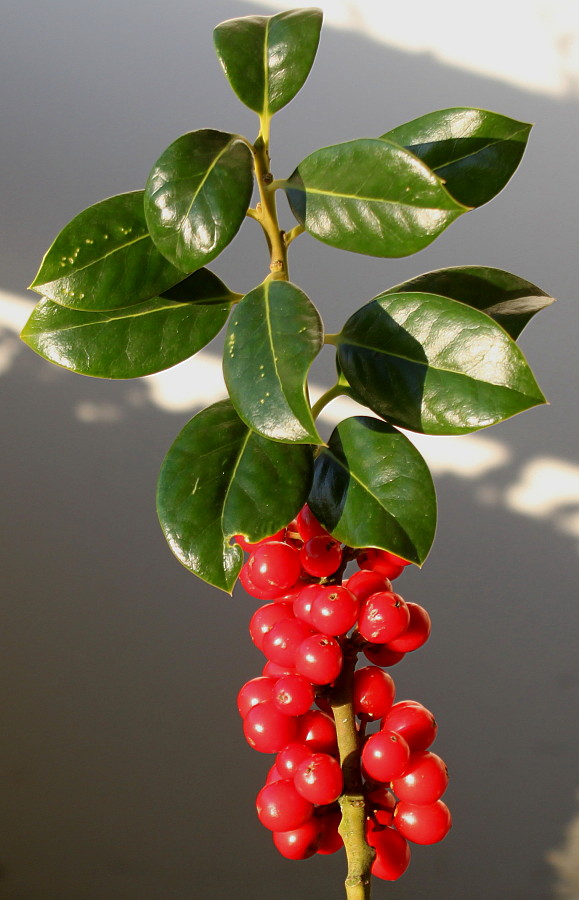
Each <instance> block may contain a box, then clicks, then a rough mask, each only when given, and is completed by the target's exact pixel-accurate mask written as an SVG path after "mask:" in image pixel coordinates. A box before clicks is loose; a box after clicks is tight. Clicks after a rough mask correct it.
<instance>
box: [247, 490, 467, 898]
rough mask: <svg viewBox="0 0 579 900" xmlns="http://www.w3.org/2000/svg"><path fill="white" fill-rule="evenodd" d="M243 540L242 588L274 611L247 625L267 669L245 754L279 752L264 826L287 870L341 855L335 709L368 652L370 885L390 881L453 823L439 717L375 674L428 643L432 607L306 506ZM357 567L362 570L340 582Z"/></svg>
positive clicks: (399, 565) (365, 741)
mask: <svg viewBox="0 0 579 900" xmlns="http://www.w3.org/2000/svg"><path fill="white" fill-rule="evenodd" d="M235 540H236V541H237V542H238V543H239V544H240V545H241V546H242V547H243V549H244V550H246V551H247V552H248V553H249V557H248V559H247V561H246V562H245V564H244V566H243V568H242V570H241V574H240V580H241V582H242V584H243V586H244V587H245V589H246V591H247V592H248V593H249V594H251V595H252V596H254V597H256V598H258V599H260V600H266V601H269V602H267V603H266V604H265V605H263V606H261V607H260V608H259V609H257V610H256V612H255V613H254V614H253V616H252V618H251V622H250V625H249V632H250V635H251V638H252V640H253V642H254V644H255V645H256V647H258V649H259V650H261V651H262V653H263V654H264V656H265V657H266V663H265V665H264V667H263V671H262V674H261V676H259V677H257V678H253V679H251V680H250V681H248V682H247V683H246V684H245V685H243V687H242V688H241V690H240V691H239V694H238V698H237V703H238V709H239V713H240V715H241V717H242V719H243V731H244V735H245V738H246V740H247V742H248V743H249V745H250V746H251V747H253V748H254V749H255V750H258V751H260V752H262V753H275V754H276V758H275V762H274V764H273V765H272V767H271V768H270V770H269V773H268V776H267V780H266V784H265V785H264V787H263V788H262V789H261V790H260V792H259V794H258V797H257V813H258V817H259V820H260V821H261V823H262V824H263V825H264V826H265V827H266V828H268V829H269V830H271V831H272V832H273V840H274V844H275V846H276V847H277V848H278V850H279V851H280V853H282V855H283V856H285V857H287V858H289V859H306V858H307V857H309V856H312V855H313V854H314V853H322V854H324V853H333V852H335V851H336V850H338V849H339V848H340V847H341V846H342V844H343V841H342V838H341V836H340V834H339V832H338V826H339V824H340V820H341V812H340V808H339V804H338V802H337V801H338V799H339V798H340V797H341V795H342V793H343V792H344V781H343V775H342V767H341V765H340V755H339V750H338V740H337V734H336V726H335V723H334V717H333V709H332V699H333V691H334V686H335V684H336V682H337V681H338V679H339V678H340V675H341V673H342V669H343V663H344V659H345V657H346V656H347V655H349V657H350V658H351V656H352V654H355V655H357V653H358V652H359V651H363V652H364V654H365V656H366V657H367V659H368V660H369V661H370V662H371V663H373V665H367V666H364V667H362V668H359V669H357V670H356V671H355V672H354V676H353V683H352V692H351V694H352V695H351V700H352V706H353V711H354V713H355V716H356V720H357V721H356V728H357V733H358V743H359V747H360V749H361V757H360V758H361V764H360V773H359V776H360V778H359V784H360V789H361V790H363V792H364V794H365V803H366V815H367V819H366V840H367V842H368V844H370V845H371V846H372V847H374V848H375V851H376V856H375V860H374V863H373V866H372V872H373V874H375V875H377V876H378V877H379V878H383V879H385V880H390V881H392V880H395V879H396V878H399V877H400V875H402V873H403V872H404V871H405V870H406V867H407V865H408V862H409V859H410V850H409V847H408V843H407V840H411V841H413V842H415V843H419V844H430V843H435V842H436V841H439V840H442V838H443V837H444V836H445V835H446V833H447V832H448V830H449V828H450V826H451V818H450V813H449V811H448V808H447V806H446V805H445V804H444V803H443V802H442V801H441V799H440V798H441V796H442V794H443V792H444V790H445V788H446V785H447V783H448V773H447V770H446V767H445V765H444V762H443V761H442V759H440V757H439V756H437V755H436V754H434V753H432V752H430V751H429V750H428V748H429V747H430V745H431V743H432V742H433V741H434V738H435V736H436V729H437V726H436V722H435V720H434V717H433V716H432V713H430V712H429V711H428V710H427V709H426V708H425V707H424V706H422V705H421V704H420V703H417V702H415V701H410V700H406V701H402V702H399V703H394V699H395V686H394V681H393V679H392V677H391V675H390V674H389V673H388V672H385V671H384V669H383V668H381V667H387V666H393V665H395V664H396V663H398V662H400V660H401V659H402V658H403V657H404V656H405V654H406V653H408V652H409V651H411V650H416V649H417V648H418V647H420V646H422V644H424V642H425V641H426V640H427V639H428V636H429V634H430V617H429V615H428V613H427V612H426V610H425V609H423V608H422V607H421V606H419V605H418V604H416V603H407V602H405V600H404V599H403V598H402V597H401V596H400V595H399V594H397V593H395V592H394V591H393V590H392V583H391V581H392V580H393V579H394V578H396V577H398V575H400V574H401V573H402V571H403V570H404V567H405V566H406V565H407V563H406V561H405V560H402V559H401V558H400V557H397V556H394V555H393V554H391V553H387V552H386V551H384V550H377V549H373V548H370V549H365V550H357V551H353V550H351V549H350V548H348V547H343V546H342V545H341V544H340V543H339V542H338V541H337V540H335V539H334V538H333V537H332V536H331V535H330V534H329V533H328V532H327V531H326V530H325V529H324V528H323V527H322V525H321V524H320V523H319V522H318V521H317V519H316V518H315V517H314V515H313V514H312V512H311V510H310V509H309V508H308V506H307V505H306V506H305V507H304V508H303V509H302V510H301V512H300V513H299V514H298V516H297V518H296V519H295V520H294V521H293V522H291V523H290V525H289V526H288V527H287V529H283V530H282V531H281V532H278V534H275V535H273V536H272V537H270V538H266V539H265V540H263V541H260V542H259V543H257V544H249V543H248V542H246V541H245V539H244V538H242V537H241V536H239V535H238V536H236V538H235ZM353 559H355V560H356V562H357V564H358V567H359V568H358V571H356V572H355V573H354V574H352V575H351V576H350V577H349V578H347V579H346V580H343V577H342V576H343V574H344V571H345V569H346V565H347V564H348V562H350V561H351V560H353ZM316 707H317V708H316ZM378 720H381V722H380V730H379V731H377V732H375V733H373V734H370V735H368V736H366V735H365V728H366V725H367V723H369V722H377V721H378Z"/></svg>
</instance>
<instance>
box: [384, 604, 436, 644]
mask: <svg viewBox="0 0 579 900" xmlns="http://www.w3.org/2000/svg"><path fill="white" fill-rule="evenodd" d="M407 606H408V612H409V613H410V621H409V623H408V628H407V629H406V631H405V632H404V633H403V634H401V635H400V637H397V638H395V639H394V640H393V641H388V647H389V648H390V650H395V651H401V652H402V653H410V652H411V651H412V650H418V648H419V647H422V645H423V644H425V643H426V641H427V640H428V638H429V636H430V628H431V622H430V616H429V615H428V613H427V612H426V610H425V609H424V608H423V607H422V606H419V605H418V603H408V604H407Z"/></svg>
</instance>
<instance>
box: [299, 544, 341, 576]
mask: <svg viewBox="0 0 579 900" xmlns="http://www.w3.org/2000/svg"><path fill="white" fill-rule="evenodd" d="M300 562H301V564H302V567H303V568H304V569H305V570H306V572H308V573H309V574H310V575H314V576H315V577H316V578H326V577H327V576H328V575H333V574H334V572H335V571H336V569H338V568H339V566H340V563H341V562H342V545H341V544H340V542H339V541H335V540H334V539H333V538H332V537H330V536H329V535H325V534H318V535H316V536H315V537H312V538H310V539H309V541H306V543H305V544H304V546H303V547H302V549H301V550H300Z"/></svg>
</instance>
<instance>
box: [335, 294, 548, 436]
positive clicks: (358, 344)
mask: <svg viewBox="0 0 579 900" xmlns="http://www.w3.org/2000/svg"><path fill="white" fill-rule="evenodd" d="M335 340H336V343H337V345H338V356H339V362H340V365H341V367H342V371H343V373H344V375H345V376H346V378H347V379H348V382H349V384H350V391H351V394H352V396H353V397H354V398H355V399H356V400H358V401H359V402H360V403H363V404H364V405H365V406H368V407H370V409H372V410H373V411H374V412H376V413H378V415H380V416H383V417H384V418H385V419H387V420H388V421H390V422H393V423H394V424H395V425H400V426H401V427H403V428H409V429H411V430H412V431H420V432H423V433H424V434H465V433H467V432H469V431H476V430H477V429H479V428H484V427H486V426H488V425H494V424H495V423H496V422H500V421H502V420H503V419H507V418H508V417H509V416H512V415H514V414H515V413H518V412H522V411H523V410H524V409H529V408H530V407H532V406H537V405H538V404H540V403H544V402H545V398H544V397H543V395H542V393H541V391H540V389H539V387H538V385H537V382H536V381H535V379H534V377H533V373H532V372H531V370H530V368H529V366H528V364H527V362H526V360H525V357H524V356H523V354H522V352H521V351H520V349H519V348H518V347H517V345H516V344H515V342H514V341H513V340H512V339H511V338H510V337H509V336H508V334H507V333H506V332H505V331H503V329H502V328H501V327H500V326H499V325H497V323H496V322H494V321H493V320H492V319H491V318H490V317H489V316H487V315H486V314H485V313H482V312H479V311H478V310H476V309H472V308H471V307H469V306H465V305H464V304H463V303H457V302H456V301H455V300H449V299H448V298H447V297H439V296H437V295H435V294H423V293H398V294H381V295H380V296H379V297H376V298H375V299H374V300H372V301H370V303H368V304H366V306H363V307H362V309H360V310H358V311H357V312H356V313H354V315H353V316H351V318H350V319H348V321H347V322H346V324H345V326H344V328H343V330H342V332H341V334H339V335H338V336H337V338H336V339H335Z"/></svg>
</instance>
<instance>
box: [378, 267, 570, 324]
mask: <svg viewBox="0 0 579 900" xmlns="http://www.w3.org/2000/svg"><path fill="white" fill-rule="evenodd" d="M409 291H418V292H421V293H424V294H440V295H441V296H443V297H450V299H451V300H458V301H459V302H460V303H466V304H467V305H468V306H472V307H474V309H480V310H481V311H482V312H485V313H486V314H487V315H488V316H491V318H493V319H494V320H495V321H496V322H498V323H499V325H502V327H503V328H504V329H505V331H506V332H507V333H508V334H510V336H511V337H512V338H514V339H515V340H516V339H517V338H518V336H519V335H520V333H521V331H522V330H523V328H524V327H525V325H526V324H527V322H528V321H529V320H530V319H532V318H533V316H534V315H535V313H538V312H540V310H542V309H545V307H546V306H550V305H551V303H554V302H555V298H554V297H550V296H549V294H546V293H545V291H542V290H541V288H539V287H537V285H536V284H531V282H530V281H525V280H524V278H519V276H518V275H511V273H510V272H503V271H502V269H491V268H489V267H488V266H456V267H455V268H452V269H438V270H436V271H435V272H425V273H424V275H418V276H417V277H416V278H412V279H411V280H410V281H405V282H404V283H403V284H397V285H396V286H395V287H393V288H389V290H387V291H386V292H385V293H386V294H400V293H408V292H409Z"/></svg>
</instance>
